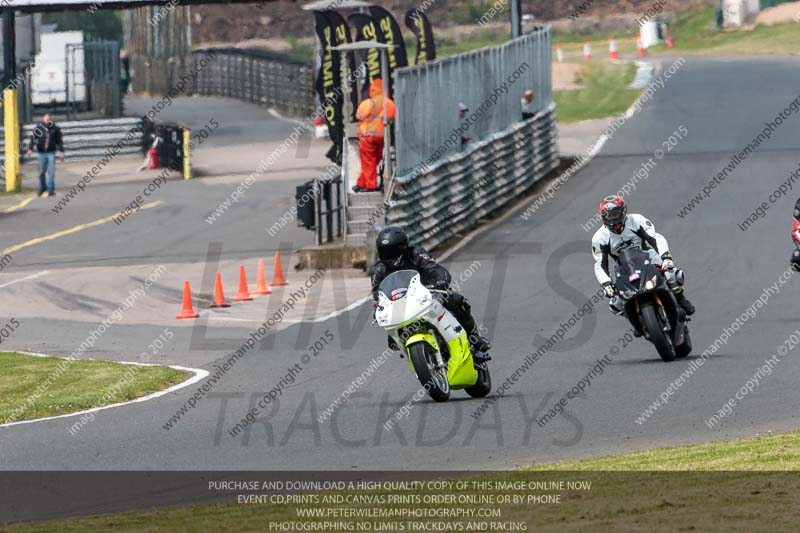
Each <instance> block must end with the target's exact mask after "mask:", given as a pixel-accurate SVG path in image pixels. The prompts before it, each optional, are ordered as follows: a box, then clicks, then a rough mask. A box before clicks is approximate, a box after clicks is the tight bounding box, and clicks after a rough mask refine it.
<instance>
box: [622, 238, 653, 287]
mask: <svg viewBox="0 0 800 533" xmlns="http://www.w3.org/2000/svg"><path fill="white" fill-rule="evenodd" d="M649 260H650V255H649V254H648V253H647V252H644V251H642V250H639V249H636V248H629V249H627V250H624V251H622V253H620V254H619V261H618V264H617V273H618V276H617V280H616V282H615V285H616V287H617V289H628V290H638V288H639V286H640V284H641V279H642V278H643V277H644V276H645V267H646V263H647V261H649ZM637 270H638V272H637Z"/></svg>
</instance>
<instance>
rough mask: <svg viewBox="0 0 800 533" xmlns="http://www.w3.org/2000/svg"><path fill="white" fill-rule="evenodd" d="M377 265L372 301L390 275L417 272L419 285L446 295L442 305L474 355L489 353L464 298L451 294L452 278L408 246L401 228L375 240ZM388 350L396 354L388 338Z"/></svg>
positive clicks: (422, 252) (419, 250)
mask: <svg viewBox="0 0 800 533" xmlns="http://www.w3.org/2000/svg"><path fill="white" fill-rule="evenodd" d="M376 248H377V252H378V262H376V263H375V264H374V265H373V267H372V271H371V274H370V275H371V278H372V299H373V301H374V302H377V301H378V292H379V288H380V285H381V282H382V281H383V280H384V279H385V278H386V277H387V276H388V275H389V274H392V273H394V272H397V271H399V270H415V271H417V272H419V274H420V278H421V279H420V281H421V282H422V284H423V285H425V286H426V287H428V288H430V289H438V290H442V291H447V294H446V296H445V297H444V301H443V302H442V304H443V305H444V307H445V309H447V310H448V311H450V312H451V313H453V316H455V317H456V320H458V322H459V324H461V325H462V326H463V327H464V329H465V330H466V331H467V335H468V336H469V343H470V346H471V347H472V349H473V351H477V352H483V353H486V352H488V351H489V349H490V348H491V343H490V342H489V340H488V339H487V338H485V337H484V336H482V335H481V334H480V332H479V331H478V327H477V325H476V324H475V318H474V317H473V316H472V307H471V306H470V304H469V300H467V299H466V298H465V297H464V296H462V295H460V294H458V293H456V292H454V291H452V290H450V282H451V280H452V276H451V275H450V272H448V270H447V269H446V268H445V267H443V266H442V265H440V264H439V263H437V262H436V261H435V260H434V259H433V257H431V255H430V254H429V253H428V252H427V251H425V250H424V249H422V248H419V247H413V246H409V244H408V235H407V234H406V232H405V231H403V229H402V228H399V227H397V226H389V227H387V228H384V229H383V230H382V231H381V232H380V233H378V238H377V239H376ZM389 347H390V348H392V349H394V350H396V349H397V346H396V345H395V343H394V339H392V338H391V337H389Z"/></svg>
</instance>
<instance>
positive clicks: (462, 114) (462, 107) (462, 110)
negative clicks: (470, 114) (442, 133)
mask: <svg viewBox="0 0 800 533" xmlns="http://www.w3.org/2000/svg"><path fill="white" fill-rule="evenodd" d="M467 111H469V108H468V107H467V105H466V104H465V103H464V102H460V103H459V104H458V127H459V130H460V131H461V150H462V151H463V150H464V146H465V145H466V144H467V143H468V142H470V141H471V140H472V138H471V137H467V136H466V135H464V133H465V132H466V131H467V130H468V129H469V125H468V124H466V123H465V121H464V119H465V118H467Z"/></svg>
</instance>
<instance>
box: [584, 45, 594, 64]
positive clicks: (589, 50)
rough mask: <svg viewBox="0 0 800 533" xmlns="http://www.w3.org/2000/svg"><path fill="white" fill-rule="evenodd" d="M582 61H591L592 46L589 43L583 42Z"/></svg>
mask: <svg viewBox="0 0 800 533" xmlns="http://www.w3.org/2000/svg"><path fill="white" fill-rule="evenodd" d="M583 59H584V60H585V61H591V60H592V46H591V45H590V44H589V41H583Z"/></svg>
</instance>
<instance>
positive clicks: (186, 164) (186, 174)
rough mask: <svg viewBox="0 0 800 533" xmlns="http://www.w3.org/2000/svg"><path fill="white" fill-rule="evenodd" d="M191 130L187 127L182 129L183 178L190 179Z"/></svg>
mask: <svg viewBox="0 0 800 533" xmlns="http://www.w3.org/2000/svg"><path fill="white" fill-rule="evenodd" d="M191 139H192V131H191V130H190V129H189V128H184V129H183V179H185V180H190V179H192V161H191V159H192V147H191V146H192V143H191Z"/></svg>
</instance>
